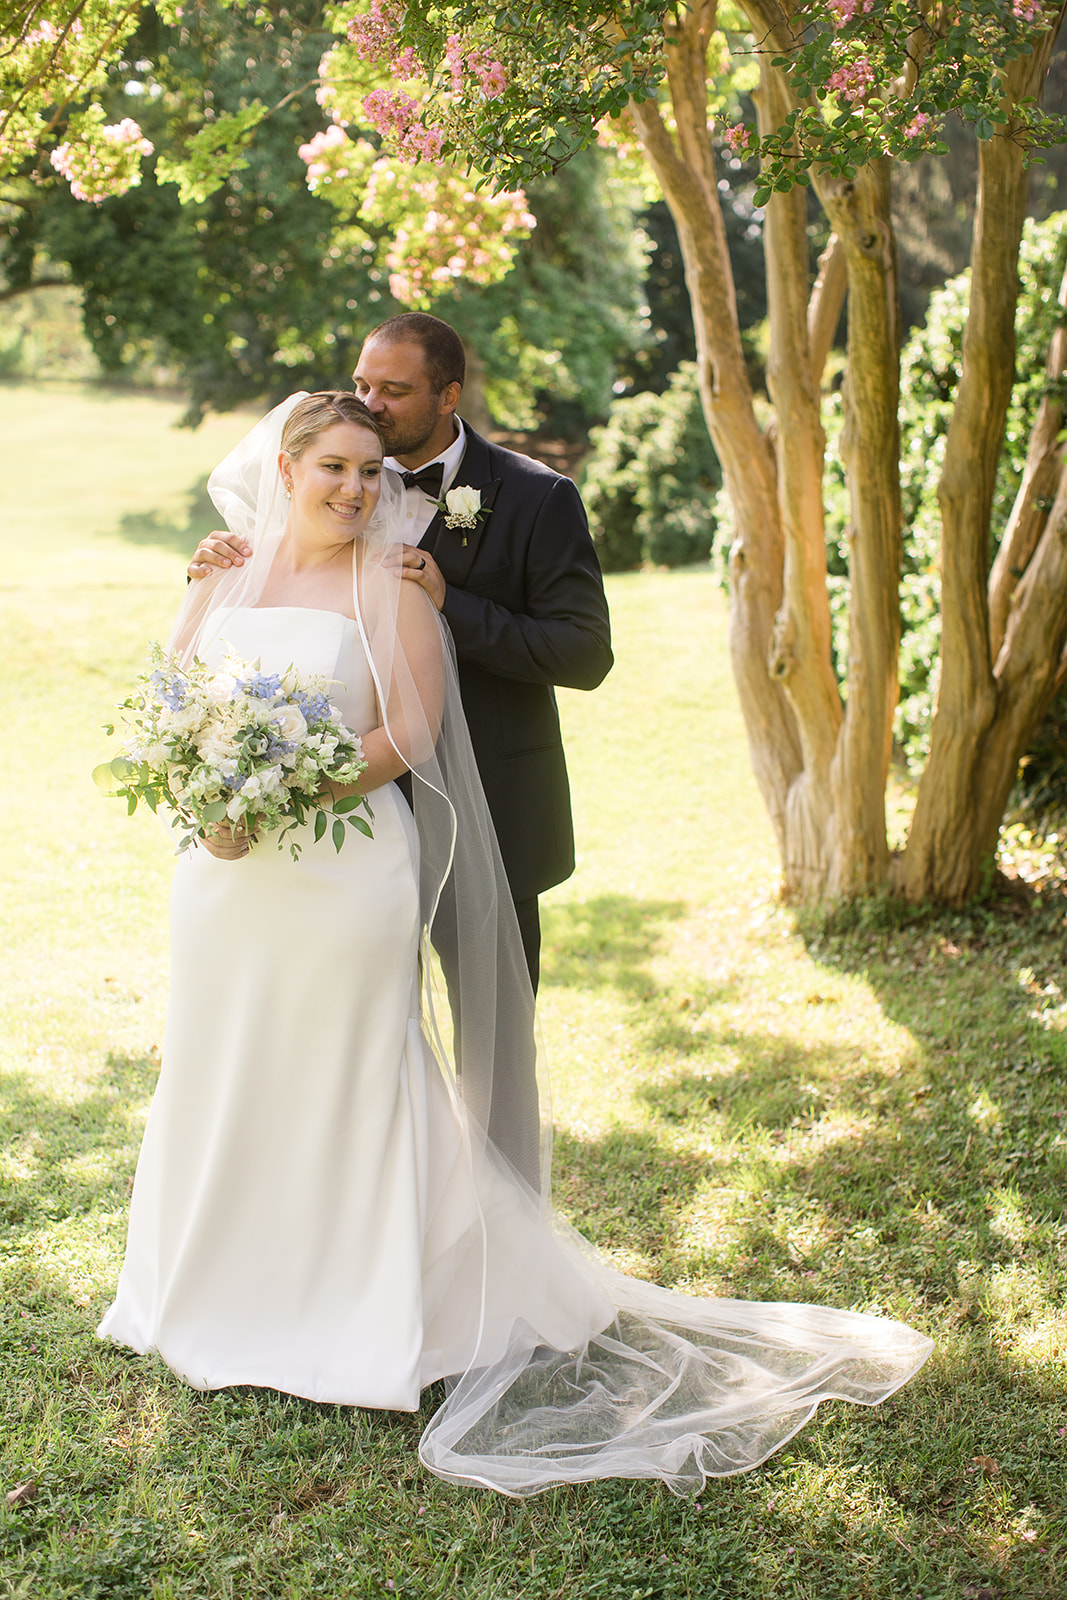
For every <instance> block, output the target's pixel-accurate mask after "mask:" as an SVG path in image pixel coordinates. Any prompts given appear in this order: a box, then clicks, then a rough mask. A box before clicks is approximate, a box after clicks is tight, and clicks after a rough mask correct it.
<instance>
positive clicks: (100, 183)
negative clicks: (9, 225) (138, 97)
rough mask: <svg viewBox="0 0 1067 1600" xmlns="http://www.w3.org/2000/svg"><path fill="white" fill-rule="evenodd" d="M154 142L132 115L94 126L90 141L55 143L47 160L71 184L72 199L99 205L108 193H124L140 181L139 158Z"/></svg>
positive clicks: (148, 154)
mask: <svg viewBox="0 0 1067 1600" xmlns="http://www.w3.org/2000/svg"><path fill="white" fill-rule="evenodd" d="M152 150H153V145H152V143H151V141H150V140H148V139H146V138H145V137H144V135H143V134H142V132H141V130H140V128H139V127H138V125H137V123H136V122H134V120H133V118H132V117H123V119H122V121H121V122H112V123H108V124H106V125H105V126H104V127H102V128H98V129H95V130H94V132H93V135H92V143H91V144H90V143H86V144H74V143H71V142H68V143H66V144H61V145H57V147H56V148H55V149H54V150H53V151H52V154H51V156H50V157H49V160H50V161H51V163H52V165H53V167H54V168H55V169H56V171H57V172H58V173H61V174H62V176H63V177H64V178H66V179H67V181H68V182H69V184H70V192H71V194H72V195H73V196H74V198H75V200H86V201H88V202H89V203H90V204H91V205H94V206H98V205H99V204H100V203H101V201H102V200H106V199H107V198H108V197H109V196H110V195H120V194H125V193H126V192H127V190H129V189H133V188H136V186H137V185H138V184H139V183H140V181H141V170H140V169H141V157H142V156H150V155H151V154H152Z"/></svg>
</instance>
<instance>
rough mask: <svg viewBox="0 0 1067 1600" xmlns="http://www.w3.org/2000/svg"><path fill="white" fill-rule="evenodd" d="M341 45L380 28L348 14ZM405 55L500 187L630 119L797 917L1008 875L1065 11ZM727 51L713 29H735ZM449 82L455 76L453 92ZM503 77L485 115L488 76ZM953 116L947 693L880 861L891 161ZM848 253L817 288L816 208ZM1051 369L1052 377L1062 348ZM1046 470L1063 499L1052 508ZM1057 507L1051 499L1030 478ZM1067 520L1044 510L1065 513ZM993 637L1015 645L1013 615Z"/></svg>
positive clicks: (739, 661)
mask: <svg viewBox="0 0 1067 1600" xmlns="http://www.w3.org/2000/svg"><path fill="white" fill-rule="evenodd" d="M341 10H342V12H344V13H345V14H346V15H349V14H352V15H353V26H356V27H360V26H364V24H362V23H361V22H360V20H359V14H358V13H356V14H354V13H355V11H356V8H345V7H342V8H341ZM370 15H371V16H372V17H373V18H375V19H376V26H378V27H379V28H381V27H382V26H383V25H385V24H387V25H388V26H389V27H390V28H391V29H392V37H393V39H394V45H393V47H392V48H394V49H397V50H399V49H413V50H414V51H416V52H417V54H418V58H419V60H420V62H421V64H422V67H423V70H424V72H425V74H426V77H425V98H424V101H423V106H424V109H423V112H422V117H423V123H424V125H425V126H433V127H434V128H436V129H437V130H438V132H439V133H440V136H441V148H442V149H443V150H444V151H445V152H446V153H447V152H448V151H450V150H456V151H464V152H466V153H468V154H469V155H470V156H471V157H473V158H474V159H476V160H477V162H478V164H479V166H480V167H481V168H482V169H483V170H484V171H487V172H490V173H491V174H492V175H493V176H494V177H495V178H496V179H497V180H498V181H500V182H502V183H503V182H507V183H514V182H517V181H524V180H525V178H526V177H527V175H528V174H529V173H530V172H531V171H535V170H541V169H543V168H545V167H548V168H553V167H556V166H558V165H559V164H560V163H562V162H563V161H565V160H566V159H567V158H568V156H569V155H570V154H571V153H572V152H573V151H574V150H575V149H576V148H578V147H580V146H581V145H582V144H583V143H585V142H587V141H588V140H590V139H591V138H592V137H593V135H594V128H595V127H596V125H597V123H598V122H599V121H600V120H601V119H602V118H603V117H605V116H618V115H620V114H621V113H624V112H625V114H626V116H627V117H628V118H629V120H630V122H631V124H632V126H633V128H634V129H635V130H636V132H637V135H638V137H639V139H640V141H641V144H642V147H643V149H644V152H645V154H646V156H647V158H648V161H649V163H650V165H651V166H652V168H653V170H654V171H655V173H656V176H657V178H658V180H659V182H660V185H661V187H662V190H663V193H664V196H665V198H666V200H667V203H668V205H669V206H670V208H671V212H672V215H673V216H674V219H675V223H676V226H677V229H678V234H679V239H680V244H681V248H682V252H683V255H684V259H685V266H686V277H687V282H688V286H689V292H690V298H691V302H692V306H693V314H694V325H695V333H696V343H697V370H698V377H699V381H700V387H701V395H702V400H703V405H704V411H705V415H706V418H707V421H708V425H709V428H710V431H711V434H712V438H713V440H714V443H715V446H716V450H717V453H718V456H719V459H720V461H721V463H722V469H723V475H724V480H725V483H726V486H727V489H728V491H729V495H730V498H731V502H732V505H733V514H734V520H735V540H734V548H733V554H732V562H731V602H732V624H731V630H732V632H731V637H732V653H733V662H734V669H735V673H736V676H737V680H738V685H739V688H740V693H741V700H742V704H743V707H744V711H745V716H746V722H747V726H748V731H749V739H750V745H751V750H752V755H753V762H754V767H755V771H756V775H757V778H758V780H759V783H760V787H761V790H762V792H763V795H764V798H765V800H766V802H767V805H768V808H769V811H770V814H771V816H772V819H773V821H774V825H775V828H776V831H777V834H778V838H779V842H780V846H781V851H782V860H783V867H784V872H785V879H786V883H787V886H788V887H789V888H790V889H791V890H793V891H794V892H797V893H801V894H808V895H817V894H823V893H829V894H832V895H841V894H845V895H855V894H864V893H868V892H871V891H873V890H877V889H879V888H882V887H885V886H887V885H892V886H893V887H895V888H897V889H899V890H901V891H902V892H904V893H905V894H906V895H908V896H909V897H910V898H913V899H922V898H925V897H931V898H935V899H940V900H945V901H949V902H953V903H958V902H961V901H964V900H966V899H968V898H970V897H971V896H972V895H974V894H975V893H976V892H977V891H978V890H979V889H980V888H981V887H982V885H983V883H984V882H986V881H987V879H988V875H989V873H990V872H991V870H992V865H993V860H994V853H995V847H996V839H997V834H998V830H999V824H1000V819H1001V816H1002V813H1003V809H1004V805H1005V802H1006V799H1007V796H1008V793H1009V791H1010V789H1011V786H1012V783H1013V780H1014V777H1015V773H1016V769H1017V765H1018V761H1019V758H1020V756H1021V754H1022V753H1023V751H1024V750H1025V749H1026V746H1027V742H1028V740H1029V738H1030V735H1031V734H1032V732H1033V729H1034V727H1035V725H1036V723H1037V721H1038V719H1039V718H1040V716H1041V714H1042V712H1043V710H1044V708H1045V706H1046V705H1047V704H1048V701H1049V699H1050V698H1051V696H1052V694H1053V693H1054V691H1055V688H1056V685H1057V682H1058V681H1060V679H1061V678H1062V677H1063V675H1064V672H1065V671H1067V658H1065V656H1064V645H1065V641H1067V581H1065V580H1067V485H1065V484H1064V483H1063V482H1062V471H1063V467H1062V459H1061V454H1060V452H1059V449H1058V446H1057V444H1056V426H1055V424H1056V418H1055V417H1054V416H1053V415H1052V409H1051V408H1052V407H1053V406H1054V398H1053V397H1052V396H1050V397H1049V405H1048V407H1046V408H1045V415H1044V416H1043V417H1039V420H1038V424H1037V427H1036V428H1035V433H1034V436H1033V449H1032V451H1031V454H1030V456H1029V457H1028V460H1027V466H1026V469H1025V471H1024V474H1023V480H1022V484H1021V487H1020V498H1019V500H1018V501H1017V505H1016V509H1015V512H1013V516H1012V519H1011V521H1010V523H1009V527H1008V529H1007V530H1006V532H1005V537H1004V540H1003V542H1002V543H1001V549H1000V555H999V557H998V560H997V562H996V564H995V565H994V566H993V567H992V569H991V567H990V551H991V547H992V545H993V543H994V542H995V541H994V535H993V529H992V512H993V501H994V487H995V476H996V466H997V460H998V455H999V447H1000V442H1001V438H1002V434H1003V429H1004V418H1005V413H1006V410H1007V406H1008V403H1009V399H1010V394H1011V388H1012V380H1013V376H1014V332H1013V324H1014V309H1015V299H1016V283H1017V261H1018V252H1019V243H1020V237H1021V231H1022V224H1023V217H1024V214H1025V202H1026V191H1027V172H1026V153H1027V150H1028V149H1032V148H1034V147H1035V146H1036V147H1039V146H1041V145H1043V144H1048V143H1049V142H1050V141H1052V140H1054V139H1057V138H1059V137H1060V129H1059V126H1058V124H1055V123H1053V121H1052V120H1050V119H1049V118H1047V117H1045V116H1044V115H1043V114H1042V112H1041V111H1040V109H1039V106H1038V103H1037V102H1038V101H1039V100H1040V96H1041V92H1042V88H1043V85H1044V81H1045V76H1046V72H1047V69H1048V63H1049V57H1050V53H1051V48H1052V42H1053V39H1054V36H1055V32H1056V30H1057V29H1058V26H1059V22H1060V19H1061V15H1062V8H1061V7H1059V6H1054V5H1051V4H1050V5H1048V6H1045V7H1042V5H1041V4H1040V0H1014V4H1012V3H1010V0H982V3H981V4H980V5H970V4H968V5H964V4H958V5H957V4H943V5H940V6H937V7H933V6H930V5H927V4H925V3H922V0H920V3H916V4H907V3H903V0H830V4H828V5H813V4H801V5H797V6H795V7H793V8H792V9H791V10H787V9H786V8H784V7H783V6H781V5H779V4H778V3H777V0H743V4H742V5H741V6H740V7H739V9H738V10H737V11H734V10H729V11H728V10H727V9H726V8H725V7H724V8H722V10H721V12H720V11H718V10H717V8H716V6H715V5H714V4H713V3H711V0H693V3H692V4H690V5H687V6H686V7H684V8H675V7H673V6H666V5H663V4H653V5H638V6H633V7H629V6H627V7H614V8H610V9H607V10H605V9H604V8H603V7H599V6H598V7H586V6H585V5H579V6H575V5H573V4H565V5H564V4H559V5H556V4H554V3H552V0H549V3H548V4H545V5H542V6H539V7H538V9H537V12H536V14H534V15H530V16H527V15H525V14H523V15H519V14H517V13H514V12H511V11H508V12H506V13H504V14H502V18H501V21H500V22H499V24H498V23H496V22H494V21H493V20H492V19H490V18H487V17H486V15H485V13H484V12H483V11H482V10H481V8H480V7H479V6H477V5H476V4H474V3H473V0H472V3H467V0H463V3H456V4H445V5H435V6H434V7H432V8H431V7H429V6H425V5H422V4H411V5H408V6H406V7H405V8H404V9H403V10H402V11H401V10H400V8H399V7H398V8H397V9H396V10H395V11H390V10H389V8H388V6H387V5H383V4H381V3H380V0H375V4H374V6H373V8H372V12H371V13H370ZM717 29H724V30H725V31H717ZM736 60H740V61H742V62H744V63H745V65H746V67H748V68H749V69H751V68H752V66H753V65H754V68H755V70H756V71H757V73H758V87H757V89H756V91H755V94H754V100H755V103H756V106H757V111H758V126H756V127H746V126H745V125H743V124H736V123H735V124H734V126H733V127H732V128H730V129H729V130H727V142H728V145H729V147H730V148H731V149H732V150H733V151H735V152H747V153H749V154H758V155H759V158H760V161H761V169H760V180H759V183H758V184H757V188H756V194H755V196H754V199H755V200H756V202H757V203H758V204H760V205H762V206H764V208H765V215H764V219H763V225H764V247H765V257H766V276H767V293H768V306H769V328H770V354H769V360H768V367H767V377H768V385H769V390H770V395H771V399H772V401H773V404H774V408H775V420H774V427H773V430H771V429H767V428H765V427H764V426H762V425H761V419H760V417H759V415H758V414H757V408H756V406H755V404H754V399H753V394H752V388H751V383H750V380H749V376H748V373H747V371H746V366H745V360H744V349H743V344H742V340H741V335H740V328H739V323H738V317H737V312H736V300H735V294H734V287H733V281H732V274H731V267H730V260H729V253H728V250H727V247H726V237H725V227H724V221H723V212H722V206H721V203H720V199H719V189H718V184H719V180H720V169H719V166H718V161H717V155H716V141H715V140H714V139H713V137H712V130H711V128H710V126H709V102H710V103H711V104H713V105H715V104H718V103H721V93H720V89H719V82H720V80H721V78H722V76H723V74H724V73H725V74H727V75H729V73H730V71H731V70H732V66H731V64H732V62H734V61H736ZM457 66H458V69H459V70H458V71H457ZM494 67H498V68H499V72H498V73H497V74H496V76H495V79H494V92H493V93H492V94H489V93H488V92H487V90H486V87H485V83H484V82H483V78H482V75H481V74H482V73H484V72H485V71H487V70H491V69H492V68H494ZM954 110H955V111H957V112H958V113H959V114H960V115H962V116H963V117H964V118H965V119H967V120H969V121H970V122H971V123H972V124H973V125H974V127H975V129H976V131H977V134H978V136H979V157H978V184H977V193H976V196H975V202H974V215H975V226H974V242H973V246H972V253H971V286H970V297H969V309H968V316H967V323H966V330H965V333H964V337H963V349H962V369H961V373H960V378H959V382H958V385H957V388H956V395H955V403H954V406H953V412H952V419H951V422H950V424H949V428H948V433H947V435H946V444H945V457H944V464H943V469H942V474H941V480H940V486H939V494H938V500H939V510H940V522H941V539H940V560H941V605H942V623H941V647H940V677H939V684H938V692H937V702H936V708H935V712H934V716H933V721H932V726H931V742H930V752H929V756H928V758H927V760H926V763H925V766H924V769H923V773H922V777H921V780H920V783H919V790H918V798H917V804H916V810H915V815H914V819H913V822H912V827H911V830H910V834H909V838H908V843H907V846H906V848H905V850H904V851H903V853H902V855H901V856H900V858H899V859H897V860H895V861H891V860H890V853H889V849H888V845H887V840H886V829H885V805H884V791H885V784H886V779H887V774H888V768H889V760H890V752H891V744H892V733H893V713H894V707H895V704H896V700H897V693H898V676H897V656H898V646H899V629H900V620H899V618H900V610H899V583H900V568H901V499H900V470H899V428H898V421H897V396H898V387H899V352H900V342H901V323H900V315H899V297H898V292H897V255H896V249H895V242H894V231H893V221H892V211H891V191H892V173H891V167H892V163H893V161H905V162H907V161H910V160H911V159H913V158H915V157H916V156H918V155H920V154H922V153H923V152H924V151H927V150H931V149H938V148H943V147H940V146H939V142H938V134H939V131H940V128H941V126H942V124H943V122H944V119H945V117H946V115H947V114H949V113H950V112H952V111H954ZM809 186H811V187H812V188H814V190H815V192H816V194H817V196H818V201H819V204H820V206H821V207H822V210H823V211H824V213H825V215H826V218H827V221H828V223H829V226H830V229H831V230H832V238H831V241H830V243H829V245H828V248H827V250H826V251H825V252H824V254H823V257H822V261H821V265H820V270H819V272H818V275H817V276H816V277H815V280H814V282H813V281H812V274H811V271H810V268H809V258H808V241H807V236H806V232H805V224H806V203H807V199H806V190H807V188H808V187H809ZM846 293H847V299H848V367H847V376H846V380H845V385H844V391H843V406H844V420H843V428H842V431H841V435H840V453H841V460H842V463H843V467H844V472H845V478H846V482H847V486H848V493H849V505H850V531H849V538H848V545H849V599H848V669H847V679H846V682H845V685H844V692H843V693H842V692H840V691H839V689H838V685H837V682H836V679H835V676H834V671H833V659H832V629H831V617H830V606H829V600H828V591H827V570H826V547H825V526H824V490H823V475H824V460H823V455H824V430H823V422H822V416H821V405H820V394H819V388H820V379H821V376H822V373H823V368H824V363H825V361H826V356H827V352H828V350H829V348H830V343H831V340H832V337H833V333H834V330H835V328H836V326H837V323H838V320H839V317H840V313H841V308H842V304H843V302H844V299H845V296H846ZM1051 360H1052V363H1053V366H1054V367H1061V366H1062V362H1061V360H1060V358H1059V356H1058V355H1057V354H1056V353H1055V352H1054V353H1053V355H1052V357H1051ZM1050 475H1051V480H1052V493H1051V494H1050V493H1049V492H1048V483H1049V478H1050ZM1038 482H1039V483H1041V484H1042V485H1043V486H1044V492H1042V493H1041V494H1040V495H1036V496H1035V493H1034V485H1035V483H1038ZM1050 500H1051V501H1053V502H1054V503H1053V504H1052V505H1051V509H1050V506H1049V502H1050ZM997 617H1001V618H1004V619H1005V621H1004V624H1003V627H1001V626H999V625H998V624H997V622H996V621H995V619H996V618H997Z"/></svg>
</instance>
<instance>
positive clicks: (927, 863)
mask: <svg viewBox="0 0 1067 1600" xmlns="http://www.w3.org/2000/svg"><path fill="white" fill-rule="evenodd" d="M1054 37H1055V36H1054V33H1049V34H1047V35H1045V36H1044V38H1043V39H1042V41H1041V44H1040V45H1039V47H1038V48H1037V49H1036V50H1035V51H1034V52H1033V53H1032V54H1031V55H1029V56H1026V57H1023V58H1021V59H1020V60H1016V61H1014V62H1012V63H1011V65H1010V67H1009V69H1008V72H1007V75H1006V76H1007V85H1008V97H1009V98H1008V105H1007V106H1006V108H1005V109H1006V111H1007V112H1008V113H1009V120H1008V121H1007V123H1006V124H1005V125H1004V131H1003V132H998V133H995V134H994V135H993V137H992V138H990V139H987V140H983V141H981V142H980V144H979V163H978V199H977V209H976V214H975V228H974V241H973V244H972V248H971V286H970V298H969V308H968V315H967V325H966V328H965V331H964V338H963V364H962V371H961V375H960V382H959V385H958V388H957V392H956V401H955V405H954V407H953V413H952V418H951V421H950V424H949V432H948V438H947V440H946V445H945V460H944V465H943V468H942V474H941V481H940V484H939V487H938V500H939V503H940V508H941V530H942V537H941V652H940V678H939V682H938V689H937V698H936V703H935V708H934V715H933V721H932V725H931V730H930V753H929V756H928V757H927V761H926V765H925V767H924V769H923V774H922V778H921V780H920V783H919V793H918V798H917V802H916V807H915V815H914V818H913V820H912V826H911V830H910V833H909V836H908V842H907V846H906V848H905V851H904V854H903V858H902V860H901V861H900V863H899V865H898V869H897V872H896V874H895V883H896V885H897V886H898V887H899V888H901V889H902V890H903V892H904V894H905V895H906V896H907V897H908V899H911V900H923V899H932V900H937V901H944V902H947V903H948V904H950V905H959V904H962V903H964V902H965V901H967V900H969V899H970V898H972V897H973V896H974V895H975V894H977V893H978V892H979V891H980V890H981V889H982V887H983V886H984V884H985V883H986V882H987V881H988V880H989V879H990V878H991V876H992V873H993V871H994V869H995V854H996V843H997V835H998V832H999V828H1000V821H1001V818H1002V816H1003V813H1004V807H1005V806H1006V804H1007V800H1008V795H1009V794H1010V792H1011V787H1012V784H1013V782H1014V779H1015V774H1016V771H1017V768H1018V763H1019V759H1020V757H1021V756H1022V755H1023V753H1024V751H1025V749H1026V746H1027V744H1028V743H1029V741H1030V739H1031V737H1032V735H1033V732H1034V729H1035V727H1036V724H1037V721H1038V719H1039V718H1040V716H1041V714H1042V713H1043V711H1044V710H1045V708H1046V707H1047V705H1048V702H1049V700H1050V699H1051V697H1052V694H1053V693H1054V690H1055V684H1056V673H1057V669H1058V663H1059V657H1060V654H1061V652H1062V649H1063V643H1064V631H1065V630H1067V596H1065V595H1064V594H1063V593H1062V590H1061V591H1060V592H1059V593H1058V594H1053V595H1049V594H1046V593H1045V592H1044V587H1043V585H1042V584H1041V583H1040V582H1039V581H1038V579H1039V577H1041V578H1043V579H1045V580H1046V581H1049V580H1051V581H1055V579H1056V573H1057V571H1058V563H1057V558H1056V555H1055V553H1054V552H1055V549H1056V545H1057V539H1058V537H1059V538H1060V539H1062V532H1060V533H1059V535H1058V533H1057V524H1056V521H1055V519H1053V518H1051V517H1050V519H1049V523H1048V525H1047V526H1046V528H1045V531H1044V533H1043V534H1042V536H1041V537H1040V539H1039V540H1038V541H1037V543H1036V544H1035V546H1034V551H1033V553H1032V555H1031V558H1030V561H1029V564H1028V567H1027V576H1028V577H1029V582H1027V581H1026V580H1025V578H1024V581H1023V582H1022V583H1020V585H1019V586H1018V588H1017V589H1016V591H1015V594H1014V610H1013V615H1012V624H1011V626H1009V628H1008V631H1007V634H1006V636H1005V637H1004V640H1003V644H1002V645H1001V646H1000V649H999V652H998V657H997V660H996V662H994V658H993V649H992V638H991V627H990V605H989V600H990V578H991V573H990V561H989V548H990V517H991V511H992V504H993V490H994V484H995V479H996V469H997V458H998V455H999V452H1000V447H1001V443H1002V440H1003V434H1004V422H1005V418H1006V416H1007V409H1008V403H1009V401H1010V398H1011V389H1012V384H1013V382H1014V378H1015V307H1016V301H1017V298H1018V259H1019V247H1020V244H1021V240H1022V229H1023V222H1024V220H1025V216H1026V197H1027V187H1028V174H1027V172H1026V168H1025V166H1024V160H1023V151H1022V148H1021V146H1020V144H1019V143H1018V142H1017V141H1016V139H1015V138H1014V137H1013V132H1014V129H1013V125H1012V122H1011V120H1010V113H1011V110H1012V108H1013V107H1014V106H1015V105H1016V104H1017V103H1018V102H1019V101H1020V100H1023V99H1027V98H1037V97H1039V96H1040V93H1041V89H1042V86H1043V84H1044V81H1045V77H1046V74H1047V71H1048V61H1049V57H1050V55H1051V52H1052V45H1053V42H1054ZM1021 555H1022V552H1021V551H1019V552H1017V558H1020V557H1021ZM1039 557H1040V559H1039ZM1061 617H1062V621H1061ZM1035 635H1036V636H1035ZM1023 660H1025V661H1026V665H1027V671H1026V674H1025V676H1020V672H1019V667H1020V664H1021V662H1022V661H1023Z"/></svg>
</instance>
